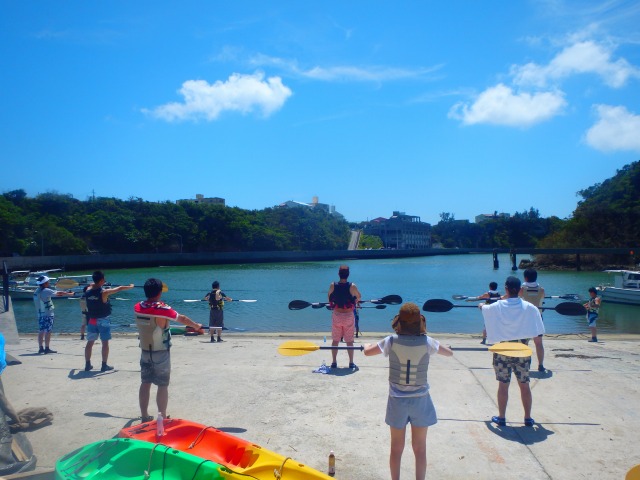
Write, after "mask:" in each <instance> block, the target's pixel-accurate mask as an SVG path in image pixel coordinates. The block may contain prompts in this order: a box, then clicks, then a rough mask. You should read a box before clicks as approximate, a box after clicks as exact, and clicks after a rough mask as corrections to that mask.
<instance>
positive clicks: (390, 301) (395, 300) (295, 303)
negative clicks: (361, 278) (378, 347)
mask: <svg viewBox="0 0 640 480" xmlns="http://www.w3.org/2000/svg"><path fill="white" fill-rule="evenodd" d="M360 303H375V304H377V305H380V304H386V305H398V304H400V303H402V297H400V296H399V295H387V296H386V297H382V298H376V299H374V300H361V301H360ZM327 305H330V303H329V302H315V303H312V302H306V301H304V300H292V301H291V302H289V310H302V309H303V308H307V307H311V308H322V307H326V306H327Z"/></svg>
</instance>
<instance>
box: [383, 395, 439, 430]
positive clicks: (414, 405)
mask: <svg viewBox="0 0 640 480" xmlns="http://www.w3.org/2000/svg"><path fill="white" fill-rule="evenodd" d="M384 421H385V423H386V424H387V425H389V426H390V427H392V428H399V429H402V428H405V427H406V426H407V424H408V423H410V424H411V426H412V427H430V426H431V425H435V424H436V423H438V417H437V416H436V409H435V407H434V406H433V402H432V401H431V395H429V394H427V395H421V396H419V397H392V396H391V395H389V398H388V400H387V415H386V417H385V419H384Z"/></svg>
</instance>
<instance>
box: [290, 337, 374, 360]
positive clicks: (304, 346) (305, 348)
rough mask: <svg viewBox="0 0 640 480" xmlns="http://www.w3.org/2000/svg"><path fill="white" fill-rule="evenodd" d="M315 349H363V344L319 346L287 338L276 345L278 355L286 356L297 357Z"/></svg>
mask: <svg viewBox="0 0 640 480" xmlns="http://www.w3.org/2000/svg"><path fill="white" fill-rule="evenodd" d="M316 350H360V351H362V350H364V346H363V345H360V346H359V347H355V346H354V347H332V346H331V347H330V346H327V347H321V346H320V345H316V344H315V343H312V342H307V341H305V340H289V341H287V342H284V343H283V344H281V345H280V346H279V347H278V353H279V354H280V355H284V356H286V357H297V356H300V355H306V354H308V353H311V352H315V351H316Z"/></svg>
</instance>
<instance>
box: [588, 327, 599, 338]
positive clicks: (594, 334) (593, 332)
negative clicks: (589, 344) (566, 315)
mask: <svg viewBox="0 0 640 480" xmlns="http://www.w3.org/2000/svg"><path fill="white" fill-rule="evenodd" d="M589 330H591V338H598V329H597V328H596V327H589Z"/></svg>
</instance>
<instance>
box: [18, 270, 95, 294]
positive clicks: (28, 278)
mask: <svg viewBox="0 0 640 480" xmlns="http://www.w3.org/2000/svg"><path fill="white" fill-rule="evenodd" d="M61 271H62V269H61V268H55V269H52V270H41V271H37V272H32V271H29V270H16V271H13V272H11V273H10V274H9V295H10V296H11V299H12V300H14V301H15V300H33V294H34V293H35V291H36V290H37V288H38V283H37V282H38V277H41V276H42V275H49V274H50V273H51V272H61ZM59 281H63V283H62V285H64V282H67V283H71V284H72V285H73V286H72V287H70V288H61V287H60V286H58V282H59ZM49 282H50V283H49V284H50V286H51V288H57V289H59V290H65V291H70V292H73V293H74V296H73V297H64V298H79V297H80V296H82V289H83V288H84V287H85V286H86V285H90V284H91V283H93V279H92V278H91V275H61V276H59V277H50V278H49Z"/></svg>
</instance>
